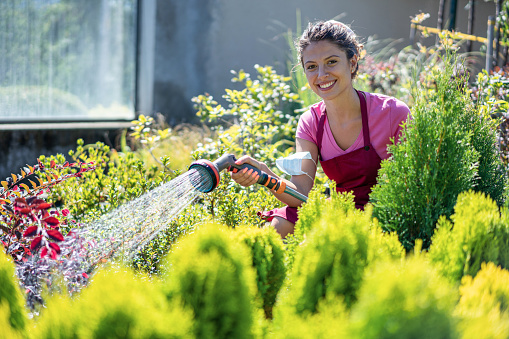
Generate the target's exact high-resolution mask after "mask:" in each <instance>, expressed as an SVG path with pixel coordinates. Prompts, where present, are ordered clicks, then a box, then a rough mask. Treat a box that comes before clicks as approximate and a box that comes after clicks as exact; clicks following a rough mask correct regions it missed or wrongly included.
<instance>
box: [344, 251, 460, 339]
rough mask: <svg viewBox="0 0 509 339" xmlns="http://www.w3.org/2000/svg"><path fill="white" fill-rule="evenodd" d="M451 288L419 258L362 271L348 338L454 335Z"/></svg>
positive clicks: (454, 297)
mask: <svg viewBox="0 0 509 339" xmlns="http://www.w3.org/2000/svg"><path fill="white" fill-rule="evenodd" d="M456 301H457V293H456V292H455V289H454V288H453V287H452V286H451V285H450V284H449V283H448V282H447V281H446V280H445V279H444V278H443V277H441V276H440V274H438V272H436V271H435V270H434V269H433V268H432V266H431V265H430V264H428V263H426V261H425V260H424V259H423V258H421V257H415V258H408V259H407V260H404V261H385V262H380V263H379V264H378V265H376V266H373V267H372V270H370V271H369V272H368V273H366V276H365V279H364V282H363V285H362V288H361V289H360V292H359V299H358V301H357V303H356V304H355V305H354V306H353V308H352V310H351V333H350V335H349V336H348V337H350V338H377V339H379V338H391V339H393V338H415V339H418V338H456V337H457V333H456V329H455V320H454V318H453V309H454V306H455V304H456Z"/></svg>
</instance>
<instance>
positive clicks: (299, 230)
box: [285, 182, 355, 269]
mask: <svg viewBox="0 0 509 339" xmlns="http://www.w3.org/2000/svg"><path fill="white" fill-rule="evenodd" d="M330 186H331V187H330V190H331V192H332V193H331V195H330V199H329V197H328V196H327V195H325V194H323V190H324V186H323V185H317V184H315V186H314V187H313V188H312V190H311V192H309V195H308V200H307V202H306V203H304V204H302V206H301V207H300V208H299V220H298V221H297V223H296V224H295V229H294V233H293V234H290V235H288V236H287V237H286V238H285V242H286V248H287V266H288V268H289V269H291V268H292V266H293V263H294V260H295V253H296V251H297V249H298V248H299V245H300V244H302V243H303V241H304V240H305V239H306V236H307V235H308V233H309V232H310V231H311V230H312V229H313V228H314V227H315V226H316V225H317V221H318V220H320V219H321V218H322V217H323V216H324V215H327V214H328V213H331V212H332V213H335V212H338V213H341V212H342V213H347V212H348V211H353V210H354V209H355V203H354V200H353V195H352V194H351V193H337V192H336V190H335V184H334V182H331V183H330ZM334 211H335V212H334Z"/></svg>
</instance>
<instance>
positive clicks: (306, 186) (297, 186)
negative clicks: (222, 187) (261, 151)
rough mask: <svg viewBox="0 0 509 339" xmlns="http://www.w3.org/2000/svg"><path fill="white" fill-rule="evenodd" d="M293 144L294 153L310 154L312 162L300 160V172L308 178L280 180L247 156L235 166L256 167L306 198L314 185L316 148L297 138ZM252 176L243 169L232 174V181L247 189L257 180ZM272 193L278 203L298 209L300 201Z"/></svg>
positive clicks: (316, 161) (293, 177)
mask: <svg viewBox="0 0 509 339" xmlns="http://www.w3.org/2000/svg"><path fill="white" fill-rule="evenodd" d="M295 144H296V152H310V153H311V157H312V159H313V161H314V162H313V161H312V160H310V159H304V160H302V171H303V172H305V173H307V174H308V175H309V176H308V175H306V174H302V175H293V176H292V178H291V180H286V179H282V178H280V177H278V176H277V175H276V174H274V172H272V170H271V169H270V168H268V167H267V165H266V164H265V163H263V162H260V161H257V160H256V159H253V158H251V157H250V156H247V155H244V156H242V157H241V158H239V159H238V160H237V162H236V163H237V165H242V164H250V165H252V166H254V167H257V168H258V169H260V170H262V171H263V172H265V173H267V174H269V175H271V176H273V177H276V178H278V179H279V180H282V181H283V182H284V183H285V184H286V185H287V186H288V187H290V188H292V189H294V190H296V191H298V192H299V193H302V194H304V195H305V196H307V195H308V194H309V191H310V190H311V188H312V187H313V184H314V179H315V175H316V165H315V163H318V147H317V146H316V144H314V143H313V142H311V141H308V140H305V139H301V138H297V139H296V141H295ZM254 174H255V173H251V172H250V171H247V169H245V170H243V171H240V172H238V173H232V179H233V180H235V182H237V183H238V184H239V185H242V186H245V187H248V186H251V185H253V184H255V183H256V181H257V180H258V178H257V177H256V176H255V175H254ZM272 193H273V194H274V196H275V197H276V198H277V199H279V200H280V201H282V202H283V203H285V204H287V205H288V206H290V207H298V206H300V205H301V204H302V201H300V200H299V199H297V198H294V197H292V196H291V195H288V194H286V193H282V194H280V193H275V192H272Z"/></svg>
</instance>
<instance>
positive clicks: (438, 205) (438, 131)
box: [371, 56, 504, 250]
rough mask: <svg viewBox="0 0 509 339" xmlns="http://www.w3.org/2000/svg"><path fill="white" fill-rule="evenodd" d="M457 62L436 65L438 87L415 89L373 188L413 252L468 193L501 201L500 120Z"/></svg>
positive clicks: (387, 219) (382, 215) (377, 210)
mask: <svg viewBox="0 0 509 339" xmlns="http://www.w3.org/2000/svg"><path fill="white" fill-rule="evenodd" d="M455 63H456V61H455V59H454V58H453V57H452V56H449V57H446V59H445V60H444V65H443V68H442V69H440V70H438V69H432V70H431V72H432V73H431V78H432V79H433V81H434V85H435V86H434V87H431V89H427V90H424V89H422V88H418V89H417V90H416V91H415V94H414V96H415V104H414V106H413V111H412V118H411V119H410V120H409V121H408V122H407V124H406V125H405V126H404V128H403V135H402V142H401V143H397V144H396V145H391V146H389V152H390V153H391V154H392V159H391V160H390V161H384V162H383V163H382V168H381V169H380V171H379V175H378V184H377V185H376V186H375V187H374V188H373V192H372V193H371V202H372V203H373V205H374V212H373V214H374V216H375V217H376V218H377V219H378V220H379V221H380V224H381V225H382V227H383V228H384V229H385V230H388V231H396V232H397V233H398V235H399V239H400V241H401V243H402V244H403V246H404V247H405V249H407V250H409V249H411V248H412V247H413V246H414V242H415V240H416V239H422V240H423V246H424V248H425V249H426V248H428V247H429V246H430V244H431V237H432V235H433V232H434V229H435V225H436V222H437V221H438V219H439V217H440V216H441V215H445V216H450V215H451V214H452V212H453V209H454V205H455V204H456V199H457V196H458V194H460V193H461V192H463V191H466V190H469V189H474V190H481V191H487V192H486V193H488V194H492V195H493V196H494V197H493V198H494V199H495V200H496V201H501V193H502V191H503V183H504V179H503V177H502V175H501V172H500V171H499V169H498V164H499V160H497V157H496V148H495V144H494V142H495V139H494V133H493V131H492V127H493V124H492V123H491V121H490V120H489V119H486V118H484V117H482V116H481V115H480V114H479V110H478V109H477V108H476V107H475V106H474V105H473V103H472V100H471V99H470V97H469V95H468V93H467V91H466V79H465V77H464V76H460V75H457V74H456V73H455V69H456V66H457V65H456V64H455Z"/></svg>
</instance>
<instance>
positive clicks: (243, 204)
mask: <svg viewBox="0 0 509 339" xmlns="http://www.w3.org/2000/svg"><path fill="white" fill-rule="evenodd" d="M200 202H201V204H202V205H203V208H204V209H205V210H206V212H207V214H208V217H209V218H211V219H212V220H214V221H215V222H217V223H220V224H224V225H227V226H229V227H232V228H235V227H236V226H237V225H241V224H242V225H250V226H262V225H263V224H264V221H263V220H262V219H261V218H260V217H259V216H258V214H257V213H258V212H259V211H265V210H270V209H273V208H275V207H277V206H281V202H280V201H279V200H277V199H276V198H275V197H274V196H273V195H272V193H270V191H269V190H268V189H267V188H265V187H262V186H260V185H253V186H251V187H250V188H248V189H245V188H243V187H242V186H240V185H238V184H237V183H236V182H235V181H233V180H232V179H231V176H230V174H228V173H227V172H226V171H223V172H222V173H221V179H220V182H219V185H218V186H217V188H216V189H215V190H213V191H212V192H210V193H207V194H204V195H203V200H201V201H200Z"/></svg>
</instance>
